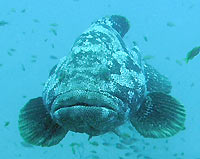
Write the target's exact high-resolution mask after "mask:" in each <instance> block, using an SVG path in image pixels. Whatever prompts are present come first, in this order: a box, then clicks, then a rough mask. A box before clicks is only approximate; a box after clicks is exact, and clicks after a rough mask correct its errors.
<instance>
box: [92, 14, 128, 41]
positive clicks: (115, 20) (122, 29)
mask: <svg viewBox="0 0 200 159" xmlns="http://www.w3.org/2000/svg"><path fill="white" fill-rule="evenodd" d="M95 23H97V24H98V23H99V24H104V25H108V26H110V27H112V28H113V29H115V30H116V31H117V32H118V33H119V34H120V35H121V37H124V35H125V34H126V33H127V32H128V30H129V28H130V24H129V21H128V20H127V19H126V18H125V17H123V16H120V15H112V16H106V17H103V18H101V19H99V20H98V21H96V22H95Z"/></svg>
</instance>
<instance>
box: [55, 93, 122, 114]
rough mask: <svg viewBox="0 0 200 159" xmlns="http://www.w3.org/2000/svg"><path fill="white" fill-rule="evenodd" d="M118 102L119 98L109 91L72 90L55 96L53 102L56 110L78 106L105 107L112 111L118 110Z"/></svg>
mask: <svg viewBox="0 0 200 159" xmlns="http://www.w3.org/2000/svg"><path fill="white" fill-rule="evenodd" d="M85 94H86V95H85ZM120 101H121V100H120ZM118 102H119V99H118V98H117V97H114V96H112V95H110V94H109V93H108V92H95V91H88V90H72V91H68V92H65V93H62V94H60V95H58V96H57V97H56V98H55V100H54V102H53V104H52V111H53V112H56V111H57V110H59V109H61V108H67V107H76V106H85V107H104V108H106V109H109V110H112V111H117V107H118V105H119V103H118Z"/></svg>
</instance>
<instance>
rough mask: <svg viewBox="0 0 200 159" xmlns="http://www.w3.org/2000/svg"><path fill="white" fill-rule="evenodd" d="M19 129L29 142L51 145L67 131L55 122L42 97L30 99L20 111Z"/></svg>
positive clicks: (56, 142) (57, 141) (58, 140)
mask: <svg viewBox="0 0 200 159" xmlns="http://www.w3.org/2000/svg"><path fill="white" fill-rule="evenodd" d="M18 124H19V131H20V135H21V136H22V138H23V139H24V140H25V141H26V142H27V143H30V144H33V145H38V146H47V147H48V146H53V145H56V144H58V143H59V142H60V141H61V140H62V139H63V138H64V137H65V135H66V133H67V131H66V130H64V129H63V128H62V127H61V126H59V125H58V124H57V123H55V122H54V121H53V120H52V118H51V116H50V114H49V113H48V112H47V110H46V109H45V106H44V104H43V101H42V97H38V98H34V99H31V100H30V101H29V102H28V103H27V104H26V105H25V106H24V107H23V108H22V109H21V111H20V114H19V121H18Z"/></svg>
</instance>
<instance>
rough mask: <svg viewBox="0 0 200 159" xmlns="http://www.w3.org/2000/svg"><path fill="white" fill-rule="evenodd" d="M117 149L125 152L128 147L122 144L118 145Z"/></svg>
mask: <svg viewBox="0 0 200 159" xmlns="http://www.w3.org/2000/svg"><path fill="white" fill-rule="evenodd" d="M116 148H118V149H120V150H124V149H127V147H126V146H124V145H122V144H120V143H116Z"/></svg>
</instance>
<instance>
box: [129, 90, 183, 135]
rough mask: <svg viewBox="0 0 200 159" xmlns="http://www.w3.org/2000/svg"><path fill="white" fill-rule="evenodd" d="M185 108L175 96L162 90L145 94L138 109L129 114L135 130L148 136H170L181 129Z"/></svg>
mask: <svg viewBox="0 0 200 159" xmlns="http://www.w3.org/2000/svg"><path fill="white" fill-rule="evenodd" d="M185 116H186V115H185V110H184V106H183V105H181V104H180V103H179V102H178V101H177V100H176V99H175V98H173V97H172V96H170V95H167V94H164V93H162V92H154V93H150V94H148V95H147V97H146V98H145V100H144V101H143V103H142V105H141V107H140V108H139V110H138V111H137V112H136V113H135V114H132V115H131V123H132V125H133V126H134V127H135V128H136V130H137V131H138V132H139V133H140V134H141V135H143V136H144V137H148V138H165V137H170V136H173V135H175V134H176V133H178V132H179V131H180V130H183V129H184V128H185V127H184V122H185Z"/></svg>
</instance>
